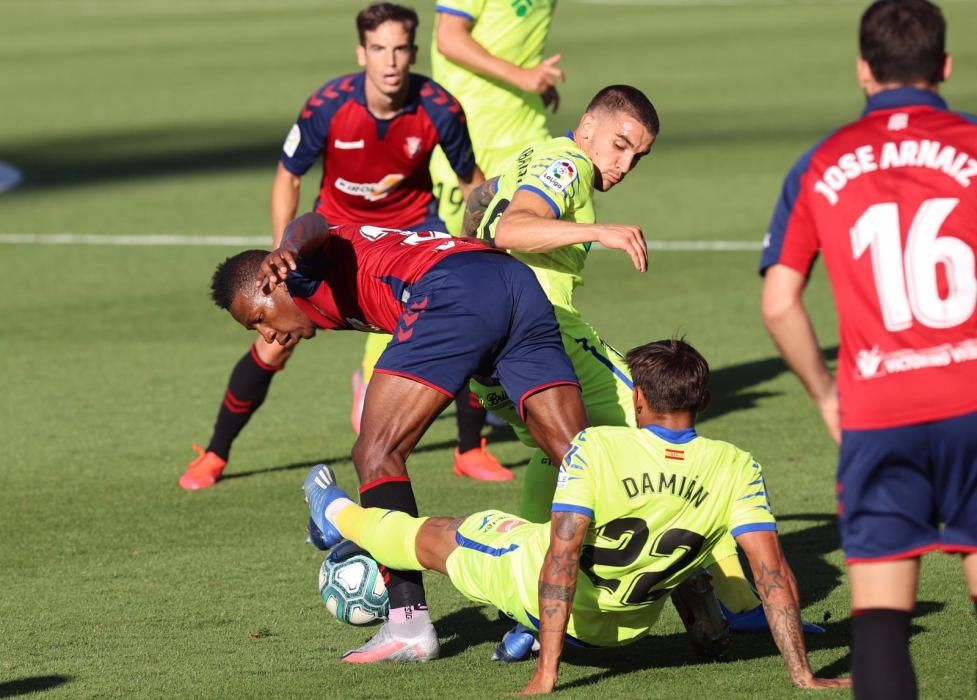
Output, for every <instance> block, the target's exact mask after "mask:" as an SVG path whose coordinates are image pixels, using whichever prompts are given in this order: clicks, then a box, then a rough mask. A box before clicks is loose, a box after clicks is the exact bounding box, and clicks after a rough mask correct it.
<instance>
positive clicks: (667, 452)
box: [533, 426, 776, 646]
mask: <svg viewBox="0 0 977 700" xmlns="http://www.w3.org/2000/svg"><path fill="white" fill-rule="evenodd" d="M553 511H554V512H567V511H569V512H575V513H582V514H585V515H587V516H589V517H590V518H592V522H591V526H590V529H589V532H588V533H587V537H586V539H585V541H584V547H583V551H582V554H581V559H580V568H581V572H580V575H579V577H578V580H577V592H576V596H575V598H574V601H573V612H572V623H571V626H572V628H573V629H572V631H571V632H570V633H571V634H572V635H573V636H575V637H576V638H577V639H579V640H583V641H586V642H587V643H590V644H596V645H599V646H613V645H616V644H622V643H625V642H627V641H630V640H633V639H635V638H636V637H640V636H643V635H644V634H647V632H648V630H649V628H650V627H651V626H652V625H653V624H654V622H655V620H656V619H657V617H658V613H659V612H660V610H661V607H662V605H663V604H664V602H665V600H666V599H667V594H668V592H669V591H670V589H671V588H673V587H674V586H676V585H677V584H678V583H679V582H680V581H681V580H682V578H683V575H684V574H686V573H687V572H688V571H689V570H690V569H691V568H693V567H697V566H701V565H702V564H703V562H704V561H706V557H707V554H708V553H709V550H710V549H711V548H712V547H713V546H714V545H715V544H716V543H717V542H719V540H720V538H722V537H723V536H724V535H725V534H726V533H727V532H729V533H731V534H732V535H733V536H734V537H736V536H739V535H741V534H744V533H747V532H752V531H757V530H774V531H775V530H776V522H775V520H774V517H773V514H772V512H771V510H770V504H769V501H768V499H767V494H766V487H765V485H764V481H763V473H762V470H761V468H760V465H759V464H757V463H756V461H754V459H753V457H752V456H750V455H749V454H748V453H746V452H744V451H742V450H740V449H738V448H737V447H735V446H734V445H731V444H729V443H726V442H720V441H718V440H709V439H707V438H703V437H699V436H697V435H696V433H695V431H694V430H693V429H691V428H690V429H688V430H684V431H671V430H665V429H663V428H659V427H657V426H652V427H650V428H627V427H611V426H604V427H597V428H588V429H587V430H585V431H583V432H581V433H580V434H579V435H577V437H576V438H575V439H574V440H573V442H572V443H571V446H570V449H569V450H568V451H567V454H566V456H565V457H564V460H563V464H562V465H561V468H560V476H559V481H558V482H557V487H556V493H555V495H554V497H553ZM547 544H548V543H547ZM544 546H546V545H544ZM544 551H545V550H544ZM533 558H535V557H533ZM540 561H541V559H540Z"/></svg>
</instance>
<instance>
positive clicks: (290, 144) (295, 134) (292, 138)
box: [282, 124, 302, 158]
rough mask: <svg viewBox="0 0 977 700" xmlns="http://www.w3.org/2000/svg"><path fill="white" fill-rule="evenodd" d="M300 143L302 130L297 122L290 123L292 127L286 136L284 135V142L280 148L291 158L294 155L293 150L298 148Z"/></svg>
mask: <svg viewBox="0 0 977 700" xmlns="http://www.w3.org/2000/svg"><path fill="white" fill-rule="evenodd" d="M300 143H302V132H301V130H300V129H299V125H298V124H292V129H291V131H289V132H288V136H286V137H285V143H283V144H282V150H283V151H284V152H285V155H287V156H288V157H289V158H291V157H293V156H294V155H295V151H296V150H298V147H299V144H300Z"/></svg>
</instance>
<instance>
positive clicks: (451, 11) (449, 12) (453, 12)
mask: <svg viewBox="0 0 977 700" xmlns="http://www.w3.org/2000/svg"><path fill="white" fill-rule="evenodd" d="M434 11H435V12H442V13H444V14H446V15H454V16H456V17H464V18H465V19H467V20H469V21H470V22H474V21H475V18H474V17H472V16H471V15H470V14H468V13H467V12H462V11H461V10H456V9H455V8H453V7H445V6H444V5H435V6H434Z"/></svg>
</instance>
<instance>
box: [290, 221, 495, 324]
mask: <svg viewBox="0 0 977 700" xmlns="http://www.w3.org/2000/svg"><path fill="white" fill-rule="evenodd" d="M472 251H489V252H495V253H499V254H503V255H504V254H505V253H504V252H503V251H500V250H496V249H495V248H491V247H489V246H488V245H486V244H484V243H482V242H481V241H476V240H475V239H472V238H455V237H453V236H451V235H449V234H447V233H443V232H440V231H402V230H400V229H392V228H381V227H379V226H357V225H354V224H348V225H343V226H331V227H330V229H329V237H328V239H327V242H326V245H325V246H324V247H323V249H322V252H321V253H320V254H317V255H316V256H314V257H309V258H300V259H299V261H298V265H297V268H298V269H296V270H293V271H292V272H290V273H289V275H288V278H287V279H286V281H285V284H286V286H287V287H288V292H289V294H290V295H291V297H292V299H293V300H294V301H295V303H296V304H297V305H298V307H299V308H300V309H301V310H302V312H303V313H305V315H306V316H308V317H309V318H311V319H312V321H313V322H314V323H315V324H316V325H317V326H318V327H319V328H325V329H329V330H358V331H367V332H381V331H382V332H385V333H391V334H392V333H393V332H394V329H395V328H396V326H397V321H398V319H399V318H400V315H401V314H402V313H403V311H404V304H406V303H407V300H408V299H409V297H410V286H411V285H412V284H413V283H414V282H416V281H417V280H419V279H420V278H421V277H422V276H423V275H424V273H426V272H427V271H428V270H430V269H431V268H432V267H434V266H435V265H436V264H437V263H439V262H440V261H442V260H444V259H445V258H446V257H448V256H450V255H455V254H457V253H466V252H472Z"/></svg>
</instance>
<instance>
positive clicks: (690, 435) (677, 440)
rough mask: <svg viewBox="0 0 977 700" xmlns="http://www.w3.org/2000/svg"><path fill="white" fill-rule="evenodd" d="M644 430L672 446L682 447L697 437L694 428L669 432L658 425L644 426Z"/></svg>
mask: <svg viewBox="0 0 977 700" xmlns="http://www.w3.org/2000/svg"><path fill="white" fill-rule="evenodd" d="M645 430H648V431H650V432H652V433H654V434H655V435H657V436H658V437H660V438H661V439H662V440H664V441H665V442H670V443H672V444H673V445H684V444H685V443H687V442H692V441H693V440H695V439H696V438H697V437H699V436H698V435H697V434H696V432H695V428H684V429H682V430H669V429H668V428H663V427H661V426H660V425H646V426H645Z"/></svg>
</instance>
